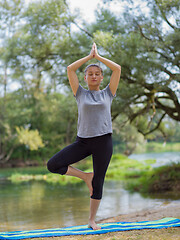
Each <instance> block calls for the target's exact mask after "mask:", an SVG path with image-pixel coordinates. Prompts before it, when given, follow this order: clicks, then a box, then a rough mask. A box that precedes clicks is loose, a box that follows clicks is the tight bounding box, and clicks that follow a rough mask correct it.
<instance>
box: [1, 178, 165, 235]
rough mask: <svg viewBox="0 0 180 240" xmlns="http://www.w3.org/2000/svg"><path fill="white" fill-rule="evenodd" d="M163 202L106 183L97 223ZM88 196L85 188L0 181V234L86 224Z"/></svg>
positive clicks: (83, 185)
mask: <svg viewBox="0 0 180 240" xmlns="http://www.w3.org/2000/svg"><path fill="white" fill-rule="evenodd" d="M163 201H165V200H163V199H156V198H155V199H152V198H151V199H150V198H143V197H142V196H141V195H140V194H138V193H134V194H130V193H129V192H128V191H126V190H124V189H123V188H122V184H121V182H114V181H111V182H106V184H105V187H104V196H103V200H102V202H101V205H100V209H99V211H98V214H97V220H100V219H103V218H108V217H112V216H116V215H118V214H125V213H130V212H135V211H138V210H142V209H147V208H149V207H153V206H159V205H161V204H162V203H163ZM88 215H89V196H88V190H87V188H86V186H85V184H81V185H75V186H71V185H69V186H60V185H53V184H48V183H46V182H37V181H32V182H26V183H21V184H12V183H11V182H8V181H0V231H13V230H29V229H40V228H56V227H65V226H72V225H81V224H86V223H87V220H88Z"/></svg>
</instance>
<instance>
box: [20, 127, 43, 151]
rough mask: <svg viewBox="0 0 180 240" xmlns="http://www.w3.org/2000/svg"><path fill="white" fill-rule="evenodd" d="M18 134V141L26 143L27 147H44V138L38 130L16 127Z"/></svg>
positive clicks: (33, 148) (32, 148)
mask: <svg viewBox="0 0 180 240" xmlns="http://www.w3.org/2000/svg"><path fill="white" fill-rule="evenodd" d="M16 131H17V134H18V137H17V138H18V141H19V143H20V144H24V145H25V146H26V147H27V148H29V149H30V150H31V151H32V150H38V148H42V147H44V144H43V142H42V138H41V136H40V135H39V132H38V130H37V129H36V130H29V129H28V128H22V127H21V128H19V127H16Z"/></svg>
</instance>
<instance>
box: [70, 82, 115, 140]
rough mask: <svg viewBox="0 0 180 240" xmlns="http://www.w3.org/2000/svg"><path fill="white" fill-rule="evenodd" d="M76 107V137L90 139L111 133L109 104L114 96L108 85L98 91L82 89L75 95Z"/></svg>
mask: <svg viewBox="0 0 180 240" xmlns="http://www.w3.org/2000/svg"><path fill="white" fill-rule="evenodd" d="M75 98H76V101H77V106H78V126H77V136H78V137H82V138H90V137H96V136H101V135H104V134H108V133H112V121H111V103H112V100H113V98H114V96H113V95H112V93H111V90H110V88H109V85H107V87H106V88H104V89H103V90H99V91H94V90H93V91H91V90H86V89H84V88H83V87H82V86H81V85H80V84H79V88H78V90H77V93H76V96H75Z"/></svg>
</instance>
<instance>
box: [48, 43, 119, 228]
mask: <svg viewBox="0 0 180 240" xmlns="http://www.w3.org/2000/svg"><path fill="white" fill-rule="evenodd" d="M92 58H96V59H97V60H99V61H100V62H102V63H104V64H105V65H106V66H107V67H109V68H110V69H111V70H112V75H111V79H110V83H109V84H108V85H107V87H106V88H104V89H103V90H100V84H101V82H102V80H103V72H102V69H101V68H100V67H99V66H98V65H96V64H91V65H88V66H87V67H86V69H85V76H84V79H85V81H86V82H87V84H88V90H86V89H84V88H83V87H82V86H81V85H80V84H79V81H78V77H77V75H76V70H77V69H78V68H79V67H80V66H82V65H83V64H84V63H86V62H87V61H88V60H90V59H92ZM67 73H68V78H69V82H70V85H71V88H72V91H73V94H74V96H75V98H76V101H77V105H78V132H77V138H76V141H75V142H74V143H72V144H71V145H69V146H67V147H65V148H64V149H62V150H61V151H60V152H58V153H56V154H55V155H54V156H53V157H52V158H51V159H50V160H49V161H48V164H47V166H48V170H49V171H50V172H53V173H58V174H62V175H63V174H66V175H69V176H75V177H78V178H80V179H82V180H84V181H85V183H86V184H87V186H88V188H89V192H90V197H91V198H90V216H89V223H88V224H89V227H91V228H92V229H93V230H98V229H100V226H98V225H97V224H96V222H95V217H96V213H97V210H98V207H99V204H100V200H101V198H102V190H103V183H104V178H105V174H106V171H107V168H108V165H109V162H110V159H111V156H112V137H111V134H112V121H111V103H112V100H113V98H114V96H115V93H116V90H117V87H118V84H119V79H120V74H121V67H120V65H118V64H116V63H114V62H113V61H110V60H108V59H106V58H103V57H101V56H100V55H99V54H98V51H97V47H96V44H95V43H94V44H93V46H92V49H91V52H90V54H89V55H88V56H86V57H84V58H81V59H79V60H77V61H75V62H74V63H72V64H71V65H69V66H68V67H67ZM89 155H92V158H93V172H92V173H86V172H83V171H81V170H79V169H76V168H74V167H72V166H70V165H71V164H73V163H76V162H78V161H80V160H82V159H84V158H85V157H87V156H89Z"/></svg>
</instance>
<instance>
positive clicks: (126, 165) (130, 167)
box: [0, 154, 155, 185]
mask: <svg viewBox="0 0 180 240" xmlns="http://www.w3.org/2000/svg"><path fill="white" fill-rule="evenodd" d="M154 162H155V160H149V161H144V162H139V161H138V160H132V159H129V158H128V157H126V156H124V155H121V154H114V155H113V156H112V160H111V163H110V166H109V168H108V171H107V174H106V180H124V179H132V178H139V177H140V176H141V175H142V173H145V172H147V171H148V170H150V169H151V165H150V164H152V163H154ZM74 166H75V167H77V168H79V169H81V170H83V171H86V172H90V171H92V160H91V158H87V159H85V160H83V161H81V162H79V163H77V164H75V165H74ZM2 177H3V178H7V179H9V180H10V181H12V182H14V183H18V182H22V181H31V180H37V181H40V180H41V181H42V180H43V181H47V182H49V183H54V184H55V183H57V184H61V185H65V184H69V183H70V184H76V183H79V182H80V181H81V180H79V179H77V178H74V177H69V176H66V175H63V176H61V175H59V174H52V173H49V172H48V170H47V169H46V167H29V168H16V169H8V170H7V169H6V170H5V169H4V170H3V169H2V170H1V171H0V178H2Z"/></svg>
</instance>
